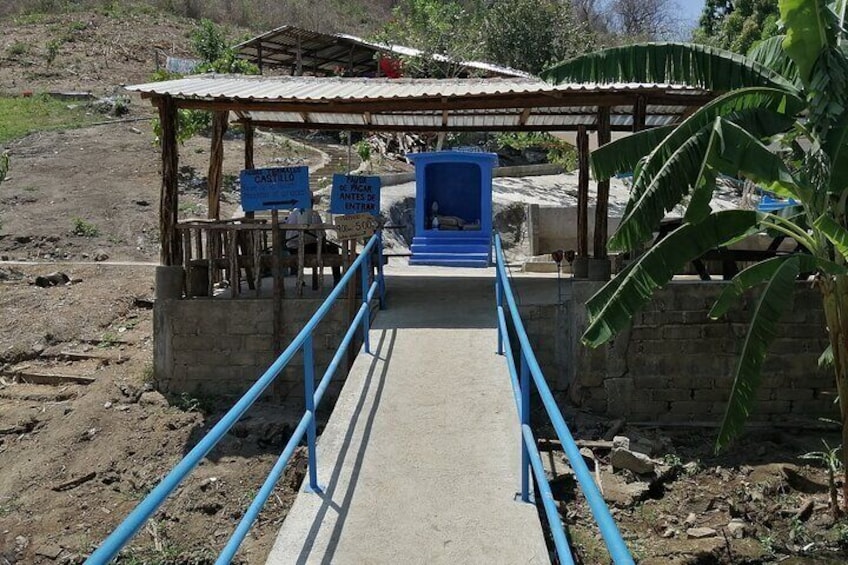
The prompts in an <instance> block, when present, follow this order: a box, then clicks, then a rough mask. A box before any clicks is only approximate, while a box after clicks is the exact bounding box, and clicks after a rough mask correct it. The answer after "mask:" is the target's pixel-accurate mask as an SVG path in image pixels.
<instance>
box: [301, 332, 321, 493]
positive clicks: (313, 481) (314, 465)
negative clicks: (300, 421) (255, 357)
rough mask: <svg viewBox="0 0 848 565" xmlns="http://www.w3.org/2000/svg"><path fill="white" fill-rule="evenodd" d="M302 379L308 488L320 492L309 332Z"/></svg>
mask: <svg viewBox="0 0 848 565" xmlns="http://www.w3.org/2000/svg"><path fill="white" fill-rule="evenodd" d="M303 380H304V387H303V388H304V393H305V394H306V412H307V413H311V414H312V419H311V421H310V422H309V427H308V428H307V429H306V446H307V451H308V453H309V490H311V491H312V492H320V491H321V487H319V486H318V454H317V452H316V447H315V442H316V440H317V436H318V433H317V429H316V425H315V353H314V349H313V347H312V334H311V333H310V334H309V335H307V336H306V339H305V340H304V341H303Z"/></svg>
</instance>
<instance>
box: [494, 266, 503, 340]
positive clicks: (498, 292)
mask: <svg viewBox="0 0 848 565" xmlns="http://www.w3.org/2000/svg"><path fill="white" fill-rule="evenodd" d="M495 302H496V303H497V309H498V310H497V311H498V312H500V311H501V308H503V285H501V277H500V274H499V273H495ZM503 354H504V336H503V328H501V325H500V324H498V355H503Z"/></svg>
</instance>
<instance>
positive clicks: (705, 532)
mask: <svg viewBox="0 0 848 565" xmlns="http://www.w3.org/2000/svg"><path fill="white" fill-rule="evenodd" d="M717 534H718V532H716V531H715V530H714V529H712V528H689V529H688V530H686V536H687V537H688V538H689V539H704V538H713V537H715V536H716V535H717Z"/></svg>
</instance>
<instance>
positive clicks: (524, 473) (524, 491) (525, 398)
mask: <svg viewBox="0 0 848 565" xmlns="http://www.w3.org/2000/svg"><path fill="white" fill-rule="evenodd" d="M519 416H520V417H521V425H523V426H529V425H530V365H529V364H528V363H527V357H526V355H525V353H524V349H523V348H522V350H521V413H520V414H519ZM531 447H532V448H535V446H530V445H527V440H526V439H525V438H524V435H523V434H522V436H521V500H522V501H524V502H530V449H531Z"/></svg>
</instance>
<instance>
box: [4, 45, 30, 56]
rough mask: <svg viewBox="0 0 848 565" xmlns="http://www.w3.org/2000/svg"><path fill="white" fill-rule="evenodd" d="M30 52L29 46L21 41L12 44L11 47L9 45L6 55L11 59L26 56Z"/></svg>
mask: <svg viewBox="0 0 848 565" xmlns="http://www.w3.org/2000/svg"><path fill="white" fill-rule="evenodd" d="M28 52H29V45H27V44H26V43H23V42H21V41H16V42H15V43H12V44H11V45H9V47H7V48H6V54H8V55H9V56H10V57H19V56H21V55H26V54H27V53H28Z"/></svg>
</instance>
